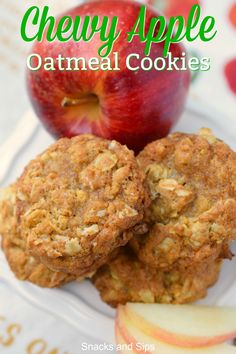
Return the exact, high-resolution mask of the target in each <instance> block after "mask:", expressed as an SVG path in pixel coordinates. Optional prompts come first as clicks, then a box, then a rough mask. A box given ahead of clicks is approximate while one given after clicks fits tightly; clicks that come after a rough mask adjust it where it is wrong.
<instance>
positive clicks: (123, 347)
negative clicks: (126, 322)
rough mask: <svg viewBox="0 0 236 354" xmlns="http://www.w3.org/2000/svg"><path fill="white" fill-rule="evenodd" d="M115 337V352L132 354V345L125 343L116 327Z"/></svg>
mask: <svg viewBox="0 0 236 354" xmlns="http://www.w3.org/2000/svg"><path fill="white" fill-rule="evenodd" d="M115 336H116V344H117V348H116V350H117V352H118V353H119V354H134V352H133V351H132V349H131V348H132V344H128V343H127V342H126V341H125V339H124V337H123V335H122V334H121V332H120V330H119V328H118V326H117V325H116V328H115Z"/></svg>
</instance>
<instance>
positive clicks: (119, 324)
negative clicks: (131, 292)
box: [116, 308, 236, 354]
mask: <svg viewBox="0 0 236 354" xmlns="http://www.w3.org/2000/svg"><path fill="white" fill-rule="evenodd" d="M116 341H117V344H122V348H124V351H121V354H126V351H125V347H123V346H124V343H126V344H127V345H128V346H129V347H131V348H132V351H133V353H134V354H138V353H139V354H144V353H146V354H191V353H193V354H236V347H234V346H231V345H227V344H221V345H214V346H209V347H200V348H184V347H178V346H174V345H170V344H168V343H166V342H164V341H161V340H158V339H157V338H156V337H155V338H154V337H151V336H147V335H146V334H145V333H143V332H142V331H140V330H139V329H138V328H137V326H136V325H135V324H134V323H132V321H130V319H129V318H128V317H127V316H126V314H125V312H124V311H123V310H122V309H120V308H119V310H118V316H117V319H116ZM142 347H143V350H142V349H140V348H142Z"/></svg>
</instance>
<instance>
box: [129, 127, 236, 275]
mask: <svg viewBox="0 0 236 354" xmlns="http://www.w3.org/2000/svg"><path fill="white" fill-rule="evenodd" d="M138 163H139V165H140V167H141V169H142V170H143V171H144V172H145V175H146V178H145V182H146V184H147V185H148V188H149V191H150V196H151V199H152V202H151V205H150V207H149V208H148V209H147V211H146V216H145V221H146V223H147V227H148V229H149V231H148V232H147V233H146V235H145V236H144V237H140V236H136V237H134V238H133V239H132V240H131V245H132V247H133V249H134V250H135V252H136V253H137V255H138V257H139V259H140V260H141V261H142V262H145V263H146V264H148V265H150V266H153V267H160V268H162V269H172V267H182V268H183V270H185V269H186V268H188V269H189V271H191V269H192V270H193V271H195V267H192V264H193V262H195V264H196V265H197V264H201V262H204V261H205V260H208V259H209V258H214V257H215V259H216V258H217V257H218V258H221V257H224V256H227V257H228V256H230V253H229V252H228V251H227V248H228V243H229V242H230V241H231V240H233V239H236V218H235V215H236V154H235V153H234V152H233V151H232V150H231V149H230V148H229V147H228V146H227V145H226V144H224V143H223V142H222V141H220V140H217V139H216V138H215V137H214V136H213V135H212V133H211V132H210V130H208V129H202V130H201V131H200V133H199V135H193V134H183V133H175V134H172V135H170V136H168V137H167V138H165V139H161V140H157V141H155V142H153V143H151V144H149V145H148V146H146V147H145V149H144V150H143V151H142V152H141V153H140V154H139V156H138Z"/></svg>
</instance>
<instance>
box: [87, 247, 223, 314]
mask: <svg viewBox="0 0 236 354" xmlns="http://www.w3.org/2000/svg"><path fill="white" fill-rule="evenodd" d="M219 271H220V262H219V261H215V262H211V263H206V262H205V263H204V264H203V265H201V266H200V267H199V269H195V274H194V275H189V274H188V273H184V272H180V271H178V270H172V271H169V272H165V271H161V270H158V269H154V268H150V267H149V266H147V265H145V264H143V263H141V262H140V261H139V260H138V258H137V257H136V256H135V254H134V253H133V251H131V250H130V249H129V248H128V247H127V246H126V247H123V248H122V249H121V251H120V253H119V254H118V256H117V257H116V258H115V259H114V260H112V261H111V262H110V263H109V264H106V265H104V266H102V267H101V268H100V269H99V270H98V272H97V273H96V274H95V276H94V277H93V279H92V280H93V283H94V285H95V286H96V288H97V289H98V291H99V292H100V295H101V297H102V299H103V301H105V302H106V303H108V304H109V305H111V306H113V307H116V306H118V305H119V304H125V303H127V302H143V303H167V304H169V303H171V304H183V303H188V302H193V301H196V300H198V299H200V298H203V297H205V296H206V294H207V288H208V287H210V286H212V285H213V284H214V283H215V282H216V281H217V279H218V276H219Z"/></svg>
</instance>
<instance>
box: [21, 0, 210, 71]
mask: <svg viewBox="0 0 236 354" xmlns="http://www.w3.org/2000/svg"><path fill="white" fill-rule="evenodd" d="M146 23H147V9H146V7H145V6H142V7H140V11H139V14H138V16H137V18H136V20H135V22H134V24H132V27H131V28H130V30H129V31H127V32H126V33H125V36H124V39H125V40H126V42H127V43H130V45H132V44H133V42H134V40H135V39H137V38H138V40H139V41H140V43H143V44H144V48H143V50H144V54H145V57H144V58H142V60H140V54H138V53H131V54H130V55H129V56H128V57H127V58H126V67H127V68H128V69H129V70H131V71H137V70H139V69H142V70H144V71H149V70H153V69H155V70H157V71H162V70H169V71H170V70H188V69H190V70H192V71H197V70H202V71H207V70H209V69H210V58H207V57H205V58H201V59H199V58H196V57H191V58H189V59H188V58H187V57H186V53H182V55H181V56H180V57H174V58H173V57H172V55H171V53H170V47H171V45H173V44H174V43H180V42H182V41H184V40H185V41H188V42H193V41H195V40H197V39H198V40H201V41H203V42H209V41H211V40H212V39H213V38H215V36H216V34H217V30H216V29H215V25H216V23H215V19H214V17H212V16H206V17H204V18H201V7H200V6H199V5H197V4H196V5H194V6H193V7H192V9H191V11H190V13H189V17H188V20H187V21H186V20H185V19H184V17H183V16H177V17H173V16H172V17H171V18H170V20H169V23H168V24H167V21H166V19H165V18H164V16H161V15H159V16H156V17H152V18H151V20H150V21H149V26H148V28H147V26H146ZM29 27H31V28H32V29H33V30H32V31H31V33H29V32H30V31H29V30H28V28H29ZM96 34H99V39H100V46H99V47H98V48H97V54H98V57H97V56H96V57H91V58H87V57H86V58H85V57H76V58H75V57H73V58H71V57H63V56H62V55H61V54H58V57H57V58H55V57H54V58H52V57H50V56H48V57H46V58H44V60H43V59H42V57H41V56H40V55H39V54H38V53H32V54H30V55H29V56H28V58H27V67H28V68H29V69H30V70H32V71H37V70H39V69H40V68H41V67H43V68H44V70H46V71H54V70H61V71H64V70H65V71H76V70H83V71H84V70H94V71H96V70H104V71H107V70H108V71H117V70H120V63H119V59H120V58H119V53H118V52H114V51H113V52H112V50H113V48H114V44H115V42H116V41H117V40H118V38H119V37H120V36H122V35H124V34H122V29H119V17H118V16H113V17H110V18H109V17H108V16H103V17H102V18H101V17H99V16H98V15H95V16H89V15H86V16H84V17H83V18H81V17H80V16H75V17H74V18H72V17H71V16H70V15H64V16H62V17H61V18H59V19H58V20H57V19H55V17H53V16H50V15H49V7H48V6H44V7H43V8H42V9H41V10H40V8H39V7H37V6H32V7H30V8H29V9H28V10H27V11H26V13H25V15H24V17H23V20H22V24H21V36H22V38H23V40H24V41H26V42H32V41H38V42H41V41H42V40H43V39H45V40H47V41H48V42H49V43H50V42H54V41H59V42H64V43H65V42H69V41H71V40H72V41H74V42H76V43H78V42H84V43H86V42H87V43H88V45H89V42H91V41H92V39H93V38H94V36H95V35H96ZM157 43H161V44H162V46H163V48H162V49H163V51H162V53H161V56H159V57H156V58H154V60H153V59H150V58H149V56H150V52H151V49H152V46H153V44H157ZM111 54H112V56H113V58H111V57H110V55H111Z"/></svg>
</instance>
